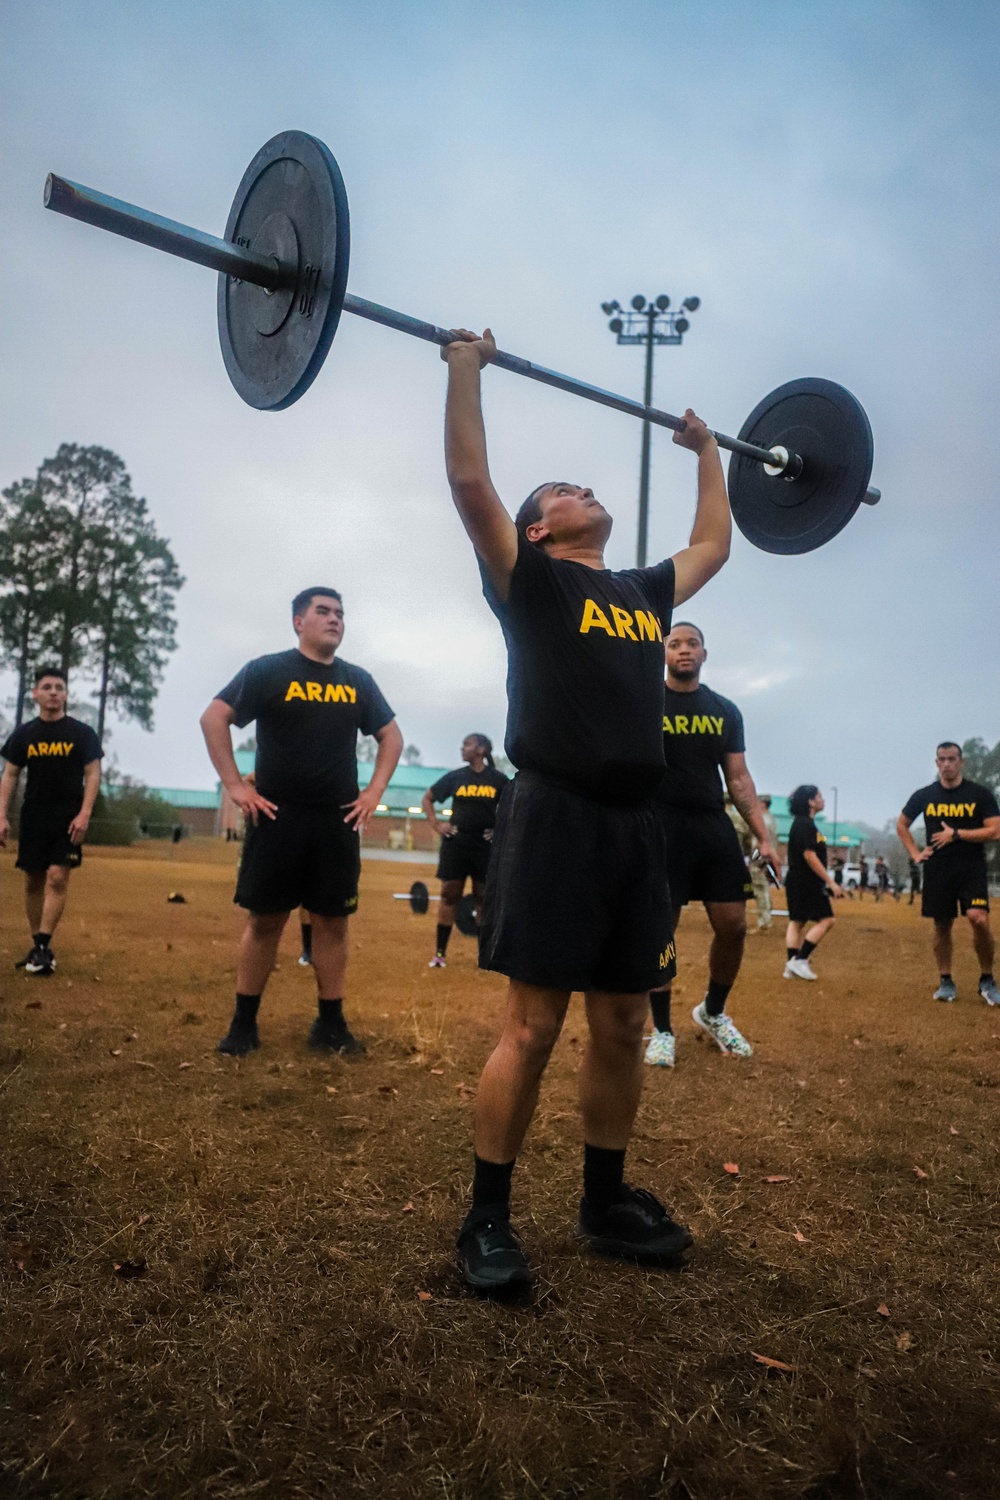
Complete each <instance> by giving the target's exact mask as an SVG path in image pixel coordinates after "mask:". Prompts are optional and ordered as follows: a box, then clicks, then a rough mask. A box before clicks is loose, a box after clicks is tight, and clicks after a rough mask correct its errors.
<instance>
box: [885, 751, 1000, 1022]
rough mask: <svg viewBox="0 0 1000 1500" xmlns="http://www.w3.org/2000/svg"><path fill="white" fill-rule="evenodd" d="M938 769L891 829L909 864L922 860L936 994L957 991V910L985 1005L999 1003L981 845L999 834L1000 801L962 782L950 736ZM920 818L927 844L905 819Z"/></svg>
mask: <svg viewBox="0 0 1000 1500" xmlns="http://www.w3.org/2000/svg"><path fill="white" fill-rule="evenodd" d="M935 759H936V761H937V769H938V775H937V780H936V781H932V782H931V784H930V786H925V787H921V789H920V791H919V792H914V793H913V796H912V797H911V798H910V800H909V801H908V802H907V804H906V806H905V807H904V808H903V811H902V812H901V813H900V815H899V818H898V820H897V822H896V832H897V833H898V834H899V839H900V842H901V843H902V845H903V848H904V849H905V850H906V852H907V854H908V855H909V856H910V859H911V860H912V861H913V864H912V865H911V866H910V868H911V869H913V868H914V866H915V867H916V869H917V870H918V871H919V869H920V867H921V866H923V877H924V880H923V885H924V891H923V898H922V905H921V911H922V913H923V915H924V916H925V917H930V918H931V919H932V921H933V923H934V957H935V958H936V959H937V963H938V969H939V971H940V974H941V980H940V983H939V985H938V987H937V989H936V990H935V991H934V999H935V1000H954V999H955V998H956V996H957V994H958V991H957V989H956V988H955V981H954V979H953V978H952V976H951V951H952V944H951V929H952V925H953V923H954V921H955V917H956V915H957V914H958V913H959V912H961V914H962V916H963V917H965V918H967V920H968V922H969V926H970V927H971V928H972V942H973V945H974V947H975V950H976V957H977V958H978V959H979V968H980V975H979V993H980V994H981V995H982V997H983V999H984V1000H985V1001H986V1003H987V1005H1000V989H998V988H997V983H996V980H995V979H994V977H993V957H994V942H993V932H992V929H991V927H990V892H989V882H988V873H987V869H986V850H985V848H984V845H986V844H989V843H993V842H995V841H996V840H997V839H1000V807H998V806H997V799H996V797H995V796H994V795H993V793H992V792H991V791H990V789H989V787H985V786H980V785H979V783H978V782H976V781H966V779H965V776H964V774H963V768H964V764H965V761H964V757H963V755H962V750H961V746H960V745H956V744H955V742H954V740H942V742H941V744H940V745H938V747H937V755H936V757H935ZM917 818H923V820H924V831H925V832H926V834H927V847H926V849H920V848H918V846H917V844H916V843H915V842H914V839H913V834H912V833H911V832H910V825H911V824H912V823H914V822H916V820H917Z"/></svg>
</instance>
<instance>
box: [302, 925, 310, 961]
mask: <svg viewBox="0 0 1000 1500" xmlns="http://www.w3.org/2000/svg"><path fill="white" fill-rule="evenodd" d="M299 926H300V927H301V928H302V957H303V958H308V959H311V958H312V956H313V924H312V923H311V922H300V923H299Z"/></svg>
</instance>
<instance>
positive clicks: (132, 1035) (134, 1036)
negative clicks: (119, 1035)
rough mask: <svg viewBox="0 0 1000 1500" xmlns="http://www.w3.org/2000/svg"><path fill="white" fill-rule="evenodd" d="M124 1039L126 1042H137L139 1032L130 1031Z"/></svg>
mask: <svg viewBox="0 0 1000 1500" xmlns="http://www.w3.org/2000/svg"><path fill="white" fill-rule="evenodd" d="M125 1040H126V1041H127V1042H137V1041H138V1040H139V1033H138V1032H137V1031H130V1032H129V1034H128V1036H127V1037H126V1038H125Z"/></svg>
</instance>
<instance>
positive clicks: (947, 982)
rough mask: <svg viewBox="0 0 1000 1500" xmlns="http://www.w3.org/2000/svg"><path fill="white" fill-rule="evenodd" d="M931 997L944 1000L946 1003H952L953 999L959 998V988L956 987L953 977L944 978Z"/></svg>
mask: <svg viewBox="0 0 1000 1500" xmlns="http://www.w3.org/2000/svg"><path fill="white" fill-rule="evenodd" d="M931 999H932V1000H943V1001H944V1002H945V1004H946V1005H950V1004H951V1002H952V1000H957V999H958V990H957V989H956V988H955V981H954V980H953V979H942V981H941V983H940V984H939V985H938V987H937V989H936V990H935V991H934V993H933V995H932V996H931Z"/></svg>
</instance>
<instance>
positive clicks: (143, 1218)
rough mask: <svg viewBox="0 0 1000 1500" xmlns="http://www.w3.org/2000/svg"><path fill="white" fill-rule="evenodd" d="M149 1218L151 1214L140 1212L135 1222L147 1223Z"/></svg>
mask: <svg viewBox="0 0 1000 1500" xmlns="http://www.w3.org/2000/svg"><path fill="white" fill-rule="evenodd" d="M151 1218H152V1214H140V1215H139V1217H138V1218H137V1219H136V1221H135V1222H136V1223H137V1224H148V1223H149V1221H150V1219H151Z"/></svg>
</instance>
